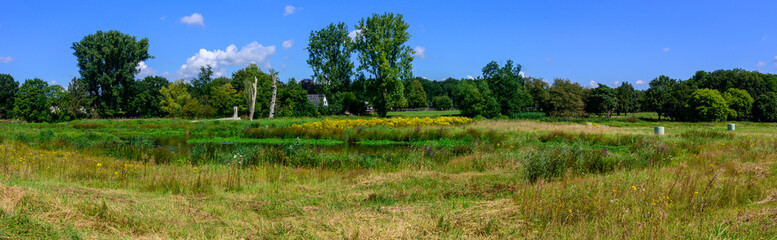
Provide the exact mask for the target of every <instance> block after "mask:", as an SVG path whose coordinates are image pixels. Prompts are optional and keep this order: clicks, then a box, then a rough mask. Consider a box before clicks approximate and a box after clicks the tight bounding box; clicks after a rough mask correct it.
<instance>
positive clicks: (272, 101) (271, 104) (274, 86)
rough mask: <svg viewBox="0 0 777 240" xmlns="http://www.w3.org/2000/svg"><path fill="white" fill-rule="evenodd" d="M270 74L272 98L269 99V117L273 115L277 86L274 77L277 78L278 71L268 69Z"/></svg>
mask: <svg viewBox="0 0 777 240" xmlns="http://www.w3.org/2000/svg"><path fill="white" fill-rule="evenodd" d="M270 74H272V75H271V76H272V100H270V118H272V117H273V115H275V97H276V96H277V93H278V88H277V87H276V83H275V82H276V79H277V78H278V73H277V72H275V71H272V70H270Z"/></svg>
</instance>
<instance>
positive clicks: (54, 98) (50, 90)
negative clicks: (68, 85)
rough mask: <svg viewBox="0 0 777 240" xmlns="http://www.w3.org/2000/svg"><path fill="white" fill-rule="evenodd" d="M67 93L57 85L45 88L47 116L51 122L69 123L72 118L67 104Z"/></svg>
mask: <svg viewBox="0 0 777 240" xmlns="http://www.w3.org/2000/svg"><path fill="white" fill-rule="evenodd" d="M69 97H70V96H69V95H68V92H67V91H65V88H63V87H62V86H59V85H51V86H48V87H46V100H47V101H48V103H47V104H46V105H47V106H48V108H49V112H50V113H49V115H50V117H51V119H50V121H52V122H63V121H70V120H71V119H72V118H73V117H74V116H73V115H72V114H71V113H70V111H69V109H68V106H67V103H68V101H69V100H68V98H69Z"/></svg>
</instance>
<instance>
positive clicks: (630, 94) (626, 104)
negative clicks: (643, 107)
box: [615, 82, 639, 115]
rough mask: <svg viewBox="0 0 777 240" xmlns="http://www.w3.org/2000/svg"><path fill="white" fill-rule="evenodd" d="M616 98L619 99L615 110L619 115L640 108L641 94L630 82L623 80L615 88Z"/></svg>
mask: <svg viewBox="0 0 777 240" xmlns="http://www.w3.org/2000/svg"><path fill="white" fill-rule="evenodd" d="M615 99H616V100H617V106H616V107H615V111H616V112H618V115H620V114H621V113H632V112H635V111H636V110H638V109H639V94H638V92H637V91H636V90H634V86H632V85H631V84H630V83H628V82H623V83H621V85H620V86H618V87H617V88H615Z"/></svg>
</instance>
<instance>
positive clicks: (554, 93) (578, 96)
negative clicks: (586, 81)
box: [543, 78, 585, 117]
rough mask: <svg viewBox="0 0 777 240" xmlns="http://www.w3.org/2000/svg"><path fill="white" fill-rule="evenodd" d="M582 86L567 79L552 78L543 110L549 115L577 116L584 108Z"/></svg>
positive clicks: (580, 114)
mask: <svg viewBox="0 0 777 240" xmlns="http://www.w3.org/2000/svg"><path fill="white" fill-rule="evenodd" d="M584 95H585V93H584V90H583V87H582V86H580V84H578V83H573V82H571V81H569V80H567V79H558V78H557V79H554V80H553V85H552V86H551V87H550V88H549V89H548V101H547V103H546V104H545V106H544V107H543V111H545V113H546V114H548V115H549V116H563V117H579V116H582V114H583V110H584V108H585V102H583V99H584Z"/></svg>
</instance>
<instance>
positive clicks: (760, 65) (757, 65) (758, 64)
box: [755, 61, 766, 67]
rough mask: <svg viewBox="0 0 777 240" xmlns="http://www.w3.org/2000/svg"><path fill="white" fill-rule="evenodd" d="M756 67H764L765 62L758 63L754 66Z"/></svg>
mask: <svg viewBox="0 0 777 240" xmlns="http://www.w3.org/2000/svg"><path fill="white" fill-rule="evenodd" d="M755 66H756V67H763V66H766V62H764V61H758V63H756V64H755Z"/></svg>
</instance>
